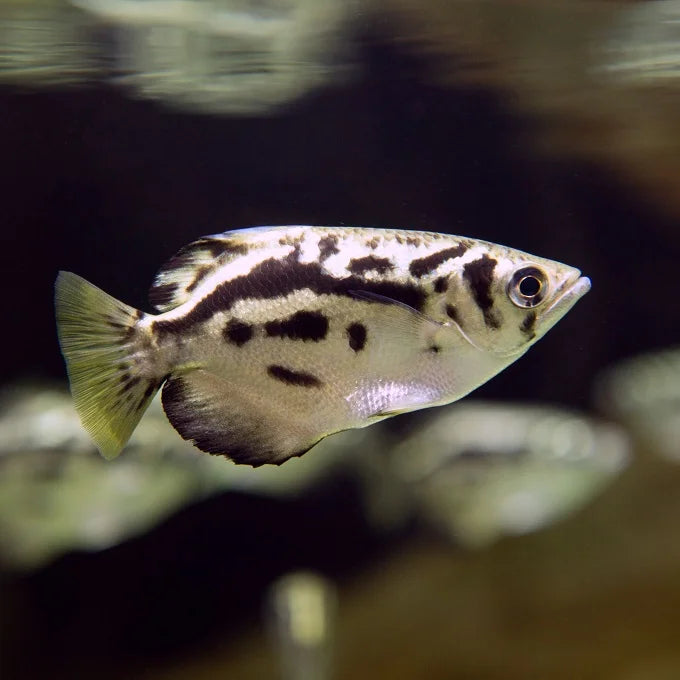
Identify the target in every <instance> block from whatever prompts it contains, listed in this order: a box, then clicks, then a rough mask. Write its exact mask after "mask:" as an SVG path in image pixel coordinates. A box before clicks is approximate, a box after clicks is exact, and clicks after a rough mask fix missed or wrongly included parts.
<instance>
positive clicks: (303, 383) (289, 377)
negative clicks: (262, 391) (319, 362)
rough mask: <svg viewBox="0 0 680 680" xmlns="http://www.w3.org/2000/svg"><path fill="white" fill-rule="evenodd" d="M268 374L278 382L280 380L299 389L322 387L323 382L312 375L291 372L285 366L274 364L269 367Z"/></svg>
mask: <svg viewBox="0 0 680 680" xmlns="http://www.w3.org/2000/svg"><path fill="white" fill-rule="evenodd" d="M267 373H268V374H269V375H270V376H271V377H272V378H275V379H276V380H280V381H281V382H283V383H286V384H287V385H297V386H299V387H321V385H322V382H321V381H320V380H319V379H318V378H317V377H316V376H315V375H312V374H311V373H305V372H303V371H291V370H290V369H289V368H286V367H285V366H279V365H277V364H272V365H271V366H267Z"/></svg>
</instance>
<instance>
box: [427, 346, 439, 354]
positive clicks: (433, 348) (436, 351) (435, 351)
mask: <svg viewBox="0 0 680 680" xmlns="http://www.w3.org/2000/svg"><path fill="white" fill-rule="evenodd" d="M427 349H428V350H429V351H430V352H432V354H439V352H441V351H442V348H441V347H440V346H439V345H430V346H429V347H428V348H427Z"/></svg>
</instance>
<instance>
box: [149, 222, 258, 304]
mask: <svg viewBox="0 0 680 680" xmlns="http://www.w3.org/2000/svg"><path fill="white" fill-rule="evenodd" d="M247 252H248V245H247V243H245V242H244V240H243V238H239V236H238V234H237V233H235V232H225V233H224V234H216V235H214V236H203V237H202V238H199V239H198V241H194V242H193V243H190V244H189V245H186V246H184V248H182V249H181V250H180V251H179V252H178V253H177V254H176V255H175V256H174V257H172V258H170V260H168V261H167V262H166V263H165V264H164V265H163V267H162V268H161V269H160V271H159V272H158V274H156V278H155V279H154V282H153V285H152V286H151V289H150V290H149V302H151V304H152V305H153V306H154V307H155V308H156V309H157V310H158V311H160V312H167V311H168V310H170V309H173V308H174V307H178V306H179V305H181V304H183V303H184V302H186V301H187V300H188V299H189V297H190V296H191V293H192V292H193V291H194V290H195V289H196V288H197V287H198V285H199V284H200V283H201V282H202V281H203V280H205V278H206V277H207V276H209V275H210V274H212V273H213V272H214V271H215V270H216V269H217V268H218V267H220V266H221V265H223V264H224V263H225V262H227V261H229V260H230V259H233V258H234V257H238V256H239V255H245V254H246V253H247Z"/></svg>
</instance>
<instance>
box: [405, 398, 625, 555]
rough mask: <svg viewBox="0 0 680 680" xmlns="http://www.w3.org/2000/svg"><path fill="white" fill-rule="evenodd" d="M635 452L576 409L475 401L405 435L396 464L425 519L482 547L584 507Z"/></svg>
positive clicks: (612, 430) (617, 434)
mask: <svg viewBox="0 0 680 680" xmlns="http://www.w3.org/2000/svg"><path fill="white" fill-rule="evenodd" d="M629 451H630V446H629V443H628V439H627V437H626V435H625V434H624V433H623V432H622V431H621V430H620V429H619V428H617V427H615V426H612V425H606V424H602V423H598V422H595V421H593V420H591V419H589V418H587V417H585V416H582V415H578V414H575V413H573V412H570V411H564V410H559V409H555V408H547V407H539V406H535V407H534V406H506V405H502V404H495V403H484V402H475V401H468V402H466V403H463V404H460V405H456V406H453V407H451V408H449V409H447V410H446V411H445V412H444V413H442V414H441V415H439V416H437V417H436V418H433V419H431V420H430V421H429V422H428V424H427V425H426V426H424V427H422V428H419V429H417V430H415V431H414V433H413V434H411V435H410V436H408V437H407V438H406V439H404V440H403V441H402V442H401V443H400V444H399V445H397V446H396V447H395V450H394V463H395V466H396V469H397V471H398V474H399V476H400V477H401V478H402V480H403V481H404V482H405V483H406V484H407V485H409V486H410V488H411V490H412V493H413V495H414V498H415V501H416V503H417V504H418V505H419V506H420V508H421V510H420V511H421V513H422V514H423V515H424V516H425V517H426V518H429V520H430V521H431V522H433V523H434V524H435V525H436V526H438V527H440V528H441V529H443V531H444V532H445V533H446V534H448V535H449V536H450V537H451V538H453V539H454V540H455V541H456V542H458V543H461V544H463V545H465V546H468V547H481V546H485V545H487V544H489V543H492V542H493V541H495V540H496V539H498V538H500V537H501V536H503V535H516V534H523V533H527V532H530V531H534V530H536V529H539V528H542V527H544V526H547V525H548V524H551V523H552V522H554V521H556V520H558V519H559V518H561V517H564V516H566V515H567V514H569V513H571V512H574V511H575V510H577V509H578V508H580V507H582V506H583V505H584V504H585V503H586V502H587V501H589V500H590V499H591V498H592V497H593V496H594V495H595V494H596V493H597V492H598V491H599V490H601V489H602V488H603V487H604V486H605V485H606V484H607V483H608V482H609V481H611V480H612V478H613V477H614V476H615V475H616V474H617V473H618V472H620V471H621V470H622V469H623V468H624V467H625V466H626V465H627V463H628V459H629Z"/></svg>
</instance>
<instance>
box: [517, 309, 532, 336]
mask: <svg viewBox="0 0 680 680" xmlns="http://www.w3.org/2000/svg"><path fill="white" fill-rule="evenodd" d="M535 328H536V312H535V311H533V310H532V311H531V312H527V315H526V316H525V317H524V319H522V323H521V324H520V325H519V329H520V330H521V331H522V333H525V334H526V335H528V336H529V340H533V339H534V338H535V337H536V332H535V330H534V329H535Z"/></svg>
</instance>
